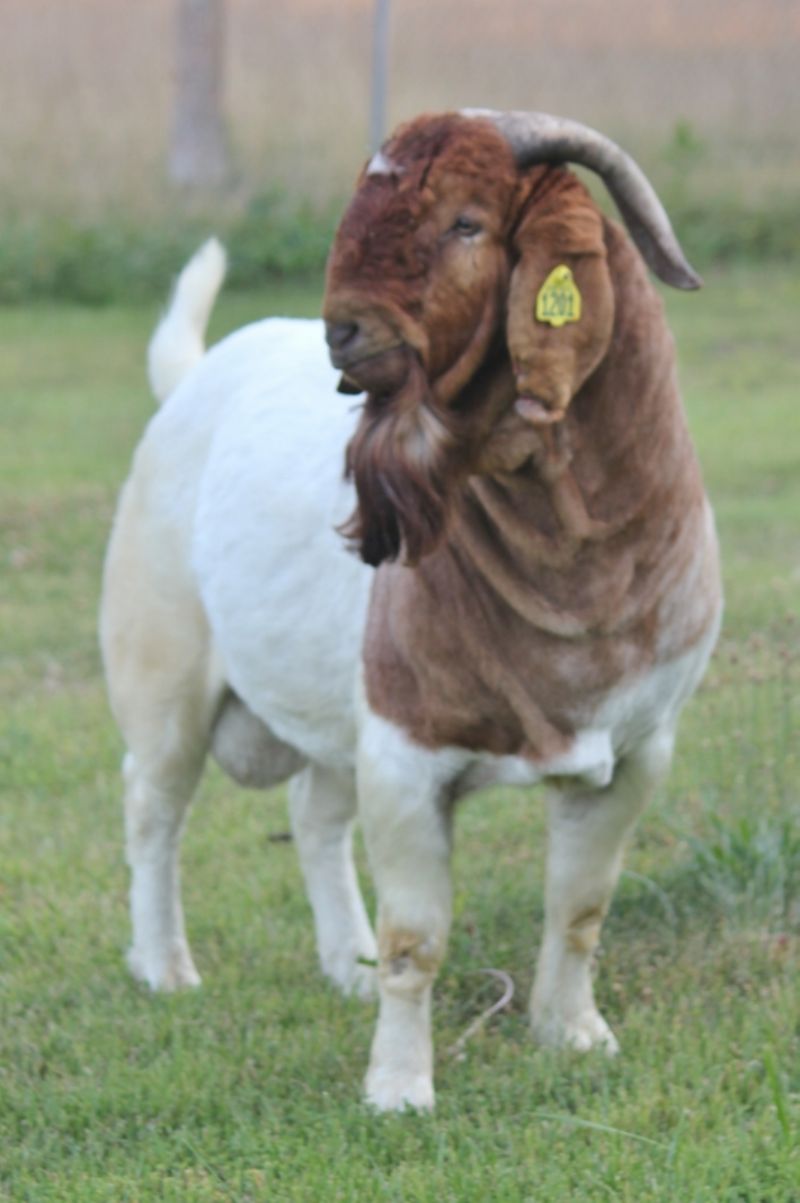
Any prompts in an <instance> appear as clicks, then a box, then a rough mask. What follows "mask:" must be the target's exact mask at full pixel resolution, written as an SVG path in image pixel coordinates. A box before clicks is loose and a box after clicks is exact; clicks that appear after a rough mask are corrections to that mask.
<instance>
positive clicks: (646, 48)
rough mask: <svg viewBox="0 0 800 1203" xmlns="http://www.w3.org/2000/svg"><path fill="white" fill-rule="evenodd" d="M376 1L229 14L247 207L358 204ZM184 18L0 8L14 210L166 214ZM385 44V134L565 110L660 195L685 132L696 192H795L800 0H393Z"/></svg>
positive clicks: (126, 9)
mask: <svg viewBox="0 0 800 1203" xmlns="http://www.w3.org/2000/svg"><path fill="white" fill-rule="evenodd" d="M372 7H373V6H372V2H371V0H338V2H337V3H333V0H294V2H293V3H292V4H291V5H287V6H281V5H278V4H277V3H275V2H274V0H273V2H272V3H264V0H228V2H227V15H228V27H227V41H226V67H227V86H226V109H227V116H228V120H229V123H230V127H231V132H232V136H233V140H234V144H235V147H236V154H237V161H238V164H239V167H240V171H241V179H242V189H241V192H242V195H243V196H245V197H246V196H247V195H249V194H250V193H251V192H253V191H257V190H259V189H263V188H264V187H270V186H276V187H278V188H280V189H286V190H288V191H289V192H290V194H292V195H294V196H297V197H302V198H304V199H309V200H311V201H312V202H320V203H321V202H326V201H328V200H330V199H331V198H332V197H334V198H335V197H338V196H339V195H341V194H343V193H345V192H346V191H347V189H348V187H349V184H350V181H351V178H352V175H353V172H354V170H355V168H356V166H357V164H358V163H359V162H360V160H361V158H362V156H363V154H364V152H365V149H366V142H367V127H368V103H369V87H370V46H371V20H372ZM173 9H174V3H173V0H137V3H135V4H125V3H123V2H122V0H3V3H2V5H0V81H1V82H0V97H2V103H1V104H0V215H9V214H12V215H13V214H15V213H17V214H18V213H24V214H30V213H31V212H35V213H43V214H48V213H57V214H64V213H66V214H79V215H80V216H81V218H82V219H84V220H85V219H87V218H89V219H91V218H93V217H97V216H103V215H107V214H108V213H109V211H111V212H116V211H118V210H120V209H122V210H124V211H126V212H128V213H132V214H133V215H146V214H148V213H153V212H158V211H159V210H160V208H161V206H162V205H163V204H164V202H165V200H166V199H167V198H166V193H165V189H164V183H163V163H164V158H165V148H166V142H167V137H168V127H169V111H170V89H171V62H172V45H171V37H172V22H173ZM391 33H392V50H391V63H390V94H389V119H390V121H391V123H394V122H396V121H397V120H400V119H402V118H404V117H408V116H411V115H412V114H414V113H416V112H418V111H421V110H424V109H436V108H449V107H455V106H459V105H464V104H473V105H475V104H480V105H491V106H495V107H528V108H541V109H547V110H551V111H554V112H561V113H564V114H567V115H570V116H574V117H577V118H579V119H582V120H585V121H588V122H590V123H592V124H595V125H597V126H600V127H602V128H604V129H606V130H607V131H608V132H610V133H612V134H613V135H615V136H617V137H618V138H620V139H621V140H623V141H624V142H625V143H626V144H627V145H628V146H629V147H630V148H631V149H632V150H633V151H634V152H635V153H636V154H637V155H638V156H639V157H640V158H641V159H642V161H643V162H644V164H645V166H646V167H648V169H650V170H651V171H653V173H654V175H655V178H656V182H657V183H659V184H661V185H663V184H664V181H665V176H666V177H667V179H666V183H667V184H669V182H670V181H669V178H668V177H669V173H670V171H674V169H675V162H674V160H675V154H674V151H675V146H676V138H675V131H676V128H680V129H682V130H683V133H684V138H683V143H684V144H685V142H686V137H685V135H686V132H687V130H688V131H689V133H690V138H689V142H690V147H691V148H693V152H694V153H693V154H690V155H689V160H690V161H691V168H692V173H693V175H692V182H693V186H696V187H697V189H698V190H700V192H701V193H702V192H703V191H706V192H713V193H714V195H718V194H720V193H723V194H726V193H731V192H735V193H736V195H737V196H738V197H739V198H740V199H741V200H742V201H744V202H747V203H750V204H753V203H755V204H758V203H762V202H765V201H771V200H773V199H774V197H775V195H776V194H783V195H786V194H788V193H790V192H791V191H796V186H795V185H796V181H797V179H798V177H799V176H800V139H798V138H797V135H796V121H797V115H798V113H799V112H800V71H798V69H797V63H798V52H800V5H798V4H797V3H792V2H787V0H662V2H660V3H658V4H650V5H644V4H642V3H640V0H570V2H569V3H565V2H564V0H537V2H536V3H532V2H531V0H494V2H493V3H492V4H491V5H489V4H487V3H485V2H484V0H458V2H456V0H436V2H435V3H430V2H429V0H426V2H423V0H392V16H391ZM679 149H680V147H679ZM683 149H684V150H685V149H686V147H685V145H684V146H683ZM686 165H687V156H686V155H685V154H684V155H683V157H682V159H681V167H682V169H683V168H685V167H686Z"/></svg>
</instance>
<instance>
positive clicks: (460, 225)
mask: <svg viewBox="0 0 800 1203" xmlns="http://www.w3.org/2000/svg"><path fill="white" fill-rule="evenodd" d="M480 232H481V226H480V223H479V222H477V221H474V220H473V219H472V218H471V217H457V218H456V220H455V221H454V222H453V225H452V226H451V233H453V234H458V235H459V237H460V238H474V237H475V235H476V234H480Z"/></svg>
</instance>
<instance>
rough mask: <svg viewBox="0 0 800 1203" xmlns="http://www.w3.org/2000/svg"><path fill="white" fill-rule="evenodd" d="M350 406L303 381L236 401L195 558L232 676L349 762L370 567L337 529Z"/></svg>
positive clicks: (345, 495) (287, 736)
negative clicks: (350, 549)
mask: <svg viewBox="0 0 800 1203" xmlns="http://www.w3.org/2000/svg"><path fill="white" fill-rule="evenodd" d="M354 420H355V415H354V413H353V401H352V398H345V397H341V396H340V395H338V394H337V393H336V392H335V390H334V389H333V388H332V387H330V382H328V381H327V380H322V382H321V383H318V382H317V381H316V380H315V379H314V378H311V379H309V378H303V377H302V376H301V375H299V376H298V380H297V382H296V383H295V384H293V386H292V388H291V389H290V390H287V388H286V387H285V384H284V386H283V387H282V389H281V392H280V394H279V395H274V394H273V395H270V392H269V390H262V391H261V392H259V393H258V394H257V395H252V396H251V395H248V396H247V397H245V398H243V399H240V400H239V401H238V402H237V406H236V411H235V414H234V415H232V419H231V420H230V421H229V422H227V423H226V424H225V427H224V429H222V430H220V432H219V434H218V435H217V437H216V439H215V442H214V446H213V447H212V450H211V454H210V457H209V461H208V465H207V470H206V473H205V476H204V480H203V482H202V485H201V490H200V496H199V501H198V508H197V518H196V525H195V531H194V547H193V561H194V569H195V573H196V576H197V580H198V584H199V588H200V593H201V596H202V599H203V604H204V606H205V609H206V612H207V614H208V617H209V621H210V624H211V628H212V635H213V640H214V643H215V646H216V648H217V650H218V652H219V654H220V656H221V659H222V662H223V665H224V671H225V674H226V676H227V679H228V680H229V682H230V684H231V685H232V687H233V689H234V690H235V691H236V693H237V694H238V695H239V696H240V697H241V698H242V700H243V701H244V702H245V703H246V704H247V706H248V707H249V708H250V710H252V711H253V713H254V714H256V715H258V717H259V718H260V719H262V720H263V722H265V723H266V724H267V726H268V727H269V728H270V729H271V730H272V731H273V732H274V733H275V734H276V735H277V736H279V738H280V739H282V740H283V741H284V742H286V743H288V744H290V745H292V746H293V747H295V748H297V749H299V750H300V751H301V752H302V753H303V755H305V756H307V757H309V758H310V759H312V760H315V761H317V762H320V763H324V764H328V765H332V766H338V767H346V766H349V765H351V764H352V762H353V749H354V744H355V720H354V682H355V679H356V670H357V665H358V661H359V656H360V651H361V644H362V638H363V628H364V621H365V615H366V607H367V599H368V593H369V588H370V583H371V579H372V575H373V574H372V570H371V569H369V568H367V567H366V566H365V565H364V564H362V563H361V562H360V561H359V560H358V559H357V558H356V557H355V556H354V555H352V554H350V553H349V552H348V551H347V549H346V547H345V545H344V541H343V540H342V537H341V535H339V534H337V532H336V529H335V528H336V526H337V525H338V524H340V523H341V522H343V521H344V520H345V519H346V518H347V517H348V516H349V514H350V512H351V511H352V509H353V506H354V503H355V499H354V494H353V490H352V488H351V486H350V485H349V484H347V483H346V482H345V481H344V449H345V446H346V443H347V441H348V439H349V437H350V434H351V432H352V427H353V423H354Z"/></svg>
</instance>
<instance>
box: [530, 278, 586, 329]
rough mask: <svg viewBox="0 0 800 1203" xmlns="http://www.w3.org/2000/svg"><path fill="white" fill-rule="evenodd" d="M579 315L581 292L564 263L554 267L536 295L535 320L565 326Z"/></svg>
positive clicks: (575, 320) (576, 319)
mask: <svg viewBox="0 0 800 1203" xmlns="http://www.w3.org/2000/svg"><path fill="white" fill-rule="evenodd" d="M580 316H581V294H580V292H579V291H578V285H577V284H576V283H575V279H574V277H573V275H572V272H571V271H570V269H569V268H568V267H567V266H566V264H563V263H561V264H559V266H558V267H554V268H553V270H552V271H551V272H550V275H549V276H548V277H547V279H546V280H545V282H544V284H543V285H542V287H541V288H540V289H539V292H538V294H537V297H536V320H537V321H539V322H547V324H548V325H550V326H565V325H566V324H567V322H577V321H578V319H579V318H580Z"/></svg>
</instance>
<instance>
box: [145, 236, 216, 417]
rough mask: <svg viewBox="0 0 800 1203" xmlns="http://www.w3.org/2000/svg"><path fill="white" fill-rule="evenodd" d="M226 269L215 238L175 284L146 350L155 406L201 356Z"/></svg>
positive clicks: (194, 257)
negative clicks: (207, 327) (209, 320)
mask: <svg viewBox="0 0 800 1203" xmlns="http://www.w3.org/2000/svg"><path fill="white" fill-rule="evenodd" d="M226 267H227V256H226V254H225V248H224V247H223V246H222V244H221V243H220V242H218V241H217V239H216V238H209V240H208V242H205V243H203V245H202V246H201V247H200V250H199V251H197V252H196V253H195V254H194V255H193V256H192V258H191V259H190V260H189V262H188V263H187V264H186V267H184V269H183V271H182V272H181V274H180V275H179V276H178V279H177V281H176V284H175V289H174V291H173V293H172V299H171V301H170V303H169V306H168V308H167V311H166V313H165V314H164V316H163V317H162V319H161V321H160V322H159V323H158V326H157V327H156V330H155V333H154V335H153V337H152V338H151V339H150V346H149V347H148V348H147V374H148V376H149V378H150V387H151V388H152V390H153V395H154V397H155V399H156V401H158V403H159V405H160V404H161V402H162V401H164V400H166V398H167V397H168V396H169V395H170V393H171V392H172V391H173V389H175V388H177V386H178V385H179V384H180V382H181V380H183V378H184V376H185V375H186V373H187V372H188V371H189V369H190V368H192V367H194V365H195V364H196V363H197V362H198V360H200V359H202V358H203V355H204V354H205V349H206V348H205V341H204V339H205V333H206V326H207V325H208V319H209V317H210V316H211V310H212V307H213V305H214V301H215V300H216V298H217V293H218V292H219V290H220V288H221V287H222V282H223V280H224V279H225V269H226Z"/></svg>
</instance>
